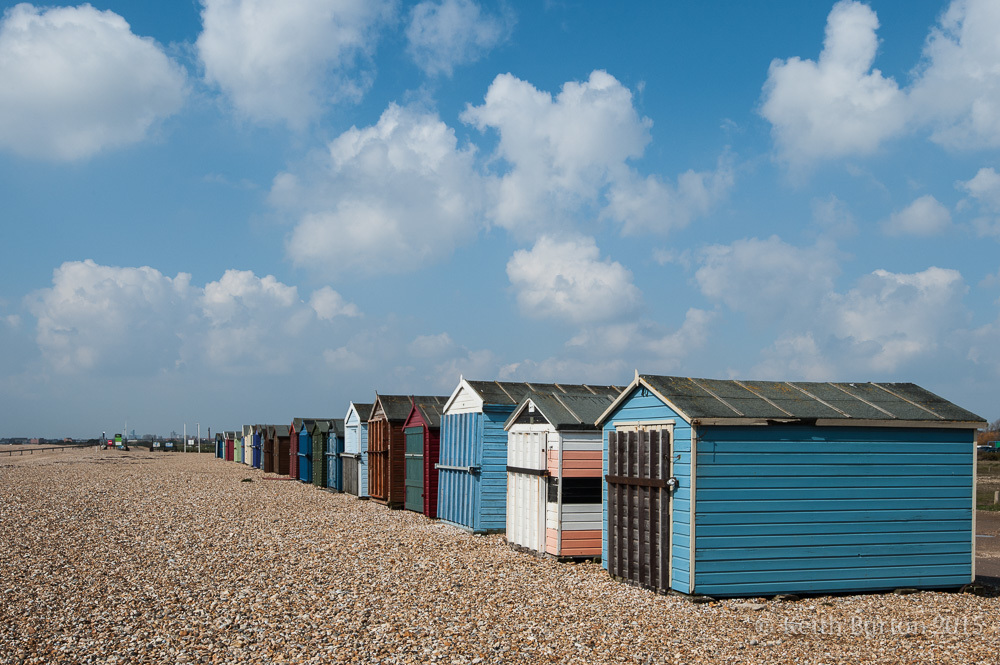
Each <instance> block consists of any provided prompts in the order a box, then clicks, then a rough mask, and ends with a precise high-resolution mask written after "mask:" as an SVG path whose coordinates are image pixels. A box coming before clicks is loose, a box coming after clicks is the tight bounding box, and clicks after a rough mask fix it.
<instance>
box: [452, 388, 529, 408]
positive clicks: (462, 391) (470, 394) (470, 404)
mask: <svg viewBox="0 0 1000 665" xmlns="http://www.w3.org/2000/svg"><path fill="white" fill-rule="evenodd" d="M457 390H458V393H457V394H456V395H455V399H453V400H451V404H449V405H448V411H447V413H449V414H452V413H480V412H482V410H483V407H484V406H485V405H484V404H483V398H482V397H480V396H479V393H477V392H476V391H475V390H473V389H472V388H471V387H469V386H467V385H466V384H465V383H464V382H463V383H461V384H460V385H459V387H458V389H457ZM511 411H513V408H512V409H511Z"/></svg>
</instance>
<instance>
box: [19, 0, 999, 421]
mask: <svg viewBox="0 0 1000 665" xmlns="http://www.w3.org/2000/svg"><path fill="white" fill-rule="evenodd" d="M0 5H2V8H3V10H4V13H3V18H2V23H0V200H2V201H3V206H2V208H0V225H2V226H0V228H2V234H3V235H2V238H3V247H4V250H5V251H4V252H3V255H4V256H3V262H2V263H0V275H2V280H0V404H2V406H0V423H2V431H0V435H12V436H29V435H33V436H47V437H56V436H92V435H93V434H94V433H95V432H99V431H102V430H108V431H110V430H113V429H118V428H120V427H121V426H122V425H123V424H124V422H125V420H126V419H127V420H128V423H129V429H130V430H131V429H132V428H133V427H134V428H135V429H136V431H137V432H138V433H146V432H150V433H153V432H156V433H166V432H169V431H170V430H176V431H180V430H181V429H182V428H183V425H184V424H185V423H187V425H188V430H189V431H192V430H193V427H194V424H195V423H196V422H197V423H200V424H201V427H202V432H203V433H205V432H206V431H207V428H208V427H212V428H213V429H216V430H217V429H224V428H225V429H229V428H235V427H236V426H238V425H240V424H242V423H247V422H285V421H289V420H290V419H291V418H292V417H294V416H331V417H338V416H343V414H344V413H345V412H346V411H347V404H348V401H350V400H355V401H357V400H367V399H369V398H371V397H372V395H373V394H374V392H375V391H376V390H378V391H380V392H383V393H388V394H395V393H415V394H448V393H450V392H451V391H452V389H453V388H454V387H455V386H456V385H457V383H458V379H459V376H460V375H462V374H464V375H465V376H466V377H469V378H478V379H489V378H499V379H508V380H537V381H559V382H564V383H574V382H591V383H604V384H606V383H626V382H628V381H629V380H630V379H631V377H632V375H633V372H634V370H635V369H638V370H639V371H640V372H643V373H657V374H680V375H688V376H699V377H711V378H730V377H732V378H751V379H781V380H792V379H805V380H852V381H912V382H915V383H918V384H920V385H922V386H924V387H925V388H928V389H930V390H932V391H934V392H937V393H938V394H940V395H942V396H943V397H945V398H947V399H950V400H952V401H954V402H956V403H958V404H960V405H961V406H964V407H966V408H968V409H971V410H973V411H975V412H977V413H979V414H980V415H982V416H983V417H985V418H987V419H989V420H993V419H995V418H997V417H998V416H1000V403H998V399H997V395H998V390H997V387H998V386H1000V258H998V256H1000V252H998V250H1000V174H998V171H997V169H998V168H1000V165H998V164H997V156H998V148H1000V38H998V37H997V35H1000V5H997V3H995V2H992V1H991V0H967V1H965V2H959V1H955V2H951V3H948V2H941V1H936V2H930V1H919V0H918V1H914V2H907V3H898V2H888V1H887V2H870V3H859V2H849V1H844V2H838V3H821V2H820V3H818V2H805V3H804V2H792V1H789V2H769V3H733V2H703V1H699V2H693V1H692V2H670V3H633V4H632V5H628V6H625V7H624V8H623V7H622V6H621V5H620V4H618V3H606V4H602V5H598V6H595V3H576V2H555V1H552V2H546V3H536V2H523V3H522V2H503V3H495V2H481V3H480V2H475V1H473V0H429V1H427V2H419V3H413V2H409V3H403V2H393V1H391V0H382V1H376V0H287V1H286V2H281V3H274V2H267V1H265V0H200V1H198V2H195V1H192V0H182V1H181V2H173V3H149V2H127V1H119V2H94V3H92V4H91V5H79V6H40V5H30V4H15V3H10V2H4V3H0Z"/></svg>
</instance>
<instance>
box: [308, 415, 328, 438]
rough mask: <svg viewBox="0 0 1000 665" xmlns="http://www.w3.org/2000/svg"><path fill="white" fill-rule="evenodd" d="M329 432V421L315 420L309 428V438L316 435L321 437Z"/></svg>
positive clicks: (323, 419)
mask: <svg viewBox="0 0 1000 665" xmlns="http://www.w3.org/2000/svg"><path fill="white" fill-rule="evenodd" d="M329 431H330V419H329V418H317V419H316V420H315V421H313V423H312V425H311V426H310V427H309V436H315V435H316V433H319V434H320V435H323V434H326V433H327V432H329Z"/></svg>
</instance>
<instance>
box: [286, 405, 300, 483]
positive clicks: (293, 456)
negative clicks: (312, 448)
mask: <svg viewBox="0 0 1000 665" xmlns="http://www.w3.org/2000/svg"><path fill="white" fill-rule="evenodd" d="M301 429H302V418H293V419H292V424H291V425H289V426H288V475H289V476H291V477H292V478H298V477H299V430H301Z"/></svg>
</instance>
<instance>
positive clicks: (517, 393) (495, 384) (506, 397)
mask: <svg viewBox="0 0 1000 665" xmlns="http://www.w3.org/2000/svg"><path fill="white" fill-rule="evenodd" d="M466 383H468V384H469V385H470V386H471V387H472V389H473V390H475V391H476V392H477V393H478V394H479V397H481V398H482V400H483V402H485V403H486V404H509V405H512V406H513V405H517V404H520V403H521V402H522V401H523V400H524V397H525V395H527V394H528V393H531V392H537V393H539V394H542V395H544V394H547V393H554V392H560V393H566V392H570V389H580V390H583V391H584V392H587V393H590V394H593V392H591V391H589V390H587V389H586V388H584V387H582V385H583V384H574V385H565V386H564V385H561V384H558V383H534V382H532V381H524V382H521V381H469V380H466ZM591 387H592V388H595V389H596V390H600V389H603V388H607V386H591Z"/></svg>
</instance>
